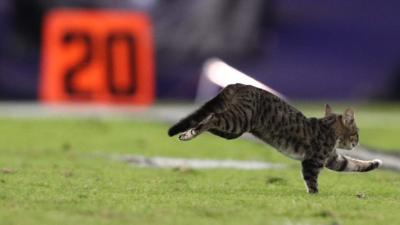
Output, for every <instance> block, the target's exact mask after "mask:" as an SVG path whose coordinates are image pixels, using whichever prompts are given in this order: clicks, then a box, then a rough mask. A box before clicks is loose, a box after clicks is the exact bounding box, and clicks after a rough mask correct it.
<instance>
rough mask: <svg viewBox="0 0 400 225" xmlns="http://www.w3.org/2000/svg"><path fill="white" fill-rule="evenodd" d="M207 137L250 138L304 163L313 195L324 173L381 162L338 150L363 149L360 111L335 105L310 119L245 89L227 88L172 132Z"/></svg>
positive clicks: (185, 137) (360, 168)
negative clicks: (341, 110)
mask: <svg viewBox="0 0 400 225" xmlns="http://www.w3.org/2000/svg"><path fill="white" fill-rule="evenodd" d="M204 131H209V132H211V133H212V134H215V135H217V136H220V137H223V138H226V139H234V138H238V137H240V136H241V135H242V134H243V133H245V132H249V133H251V134H253V135H254V136H256V137H257V138H259V139H261V140H263V141H264V142H266V143H267V144H270V145H271V146H273V147H275V148H276V149H277V150H278V151H280V152H282V153H283V154H285V155H287V156H289V157H291V158H294V159H297V160H300V161H301V165H302V174H303V178H304V181H305V183H306V187H307V191H308V193H318V182H317V179H318V175H319V173H320V171H321V169H322V168H323V167H327V168H328V169H331V170H334V171H356V172H366V171H370V170H373V169H375V168H378V167H379V166H380V165H381V164H382V162H381V161H380V160H377V159H376V160H372V161H361V160H356V159H352V158H349V157H347V156H344V155H341V154H339V153H338V152H337V151H336V148H341V149H346V150H352V149H353V148H354V147H356V146H357V145H358V128H357V125H356V123H355V120H354V111H353V110H352V109H350V108H349V109H346V110H345V111H344V113H343V114H335V113H333V112H332V109H331V107H330V106H329V105H326V107H325V116H324V117H323V118H307V117H305V116H304V115H303V114H302V113H301V112H300V111H299V110H297V109H296V108H294V107H292V106H291V105H289V104H288V103H286V102H284V101H283V100H281V99H280V98H278V97H277V96H275V95H273V94H271V93H269V92H267V91H264V90H262V89H259V88H256V87H253V86H250V85H243V84H233V85H229V86H227V87H226V88H224V89H223V90H222V91H221V92H220V93H219V94H218V95H217V96H216V97H214V98H213V99H211V100H210V101H208V102H207V103H206V104H205V105H203V106H202V107H201V108H200V109H198V110H197V111H195V112H194V113H192V114H191V115H189V116H188V117H186V118H184V119H182V120H181V121H179V122H178V123H177V124H175V125H174V126H172V127H171V128H170V129H169V131H168V135H169V136H174V135H176V134H179V133H180V135H179V139H180V140H182V141H187V140H191V139H193V138H195V137H196V136H198V135H200V134H201V133H203V132H204Z"/></svg>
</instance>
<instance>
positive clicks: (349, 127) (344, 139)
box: [325, 104, 359, 150]
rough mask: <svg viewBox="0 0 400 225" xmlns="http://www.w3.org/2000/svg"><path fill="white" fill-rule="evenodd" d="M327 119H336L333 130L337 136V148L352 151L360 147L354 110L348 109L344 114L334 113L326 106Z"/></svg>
mask: <svg viewBox="0 0 400 225" xmlns="http://www.w3.org/2000/svg"><path fill="white" fill-rule="evenodd" d="M325 117H328V118H332V119H335V123H334V124H333V128H334V129H335V133H336V135H337V147H338V148H341V149H346V150H352V149H353V148H355V147H356V146H357V145H358V141H359V137H358V127H357V124H356V121H355V118H354V110H353V109H351V108H347V109H346V110H345V111H344V112H343V114H336V113H333V111H332V108H331V107H330V106H329V105H328V104H327V105H326V106H325Z"/></svg>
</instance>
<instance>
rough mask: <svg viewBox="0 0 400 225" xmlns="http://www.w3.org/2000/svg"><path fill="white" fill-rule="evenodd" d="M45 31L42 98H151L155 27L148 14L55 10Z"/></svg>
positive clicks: (148, 100) (139, 100) (119, 100)
mask: <svg viewBox="0 0 400 225" xmlns="http://www.w3.org/2000/svg"><path fill="white" fill-rule="evenodd" d="M43 30H44V33H43V43H42V62H41V63H42V65H41V69H42V71H41V75H40V99H41V100H42V101H43V102H51V103H59V102H95V103H133V104H141V105H143V104H144V105H148V104H151V103H152V102H153V99H154V57H153V41H152V33H151V30H152V25H151V23H150V20H149V18H148V17H147V16H146V15H145V14H141V13H132V12H125V11H105V10H94V11H93V10H56V11H52V12H50V13H49V14H48V15H47V16H46V18H45V22H44V27H43Z"/></svg>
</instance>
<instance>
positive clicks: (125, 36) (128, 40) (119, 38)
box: [106, 32, 136, 96]
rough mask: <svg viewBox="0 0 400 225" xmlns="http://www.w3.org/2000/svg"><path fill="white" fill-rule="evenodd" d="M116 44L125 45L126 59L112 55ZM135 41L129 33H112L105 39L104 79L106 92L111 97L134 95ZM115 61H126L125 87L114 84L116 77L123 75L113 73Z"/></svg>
mask: <svg viewBox="0 0 400 225" xmlns="http://www.w3.org/2000/svg"><path fill="white" fill-rule="evenodd" d="M117 44H125V46H126V47H127V48H126V49H127V50H128V58H126V59H124V58H120V57H118V55H115V54H114V48H115V47H116V45H117ZM135 57H136V55H135V39H134V37H133V36H132V35H131V34H130V33H124V32H114V33H110V34H109V35H108V37H107V43H106V79H107V86H108V90H109V91H110V92H111V94H112V95H119V96H129V95H132V94H134V93H135V89H136V87H135V84H136V64H135V62H136V59H135ZM115 60H128V62H127V64H126V65H128V67H129V68H127V69H128V70H127V71H128V74H125V75H128V76H129V78H128V80H129V81H128V82H127V83H126V84H127V86H125V87H121V85H118V84H117V82H116V78H117V77H116V76H123V74H116V73H115V65H116V63H115Z"/></svg>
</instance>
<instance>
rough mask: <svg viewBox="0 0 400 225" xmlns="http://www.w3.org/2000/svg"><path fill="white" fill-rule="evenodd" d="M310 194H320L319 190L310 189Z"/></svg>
mask: <svg viewBox="0 0 400 225" xmlns="http://www.w3.org/2000/svg"><path fill="white" fill-rule="evenodd" d="M307 193H308V194H318V189H309V190H308V191H307Z"/></svg>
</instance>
